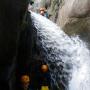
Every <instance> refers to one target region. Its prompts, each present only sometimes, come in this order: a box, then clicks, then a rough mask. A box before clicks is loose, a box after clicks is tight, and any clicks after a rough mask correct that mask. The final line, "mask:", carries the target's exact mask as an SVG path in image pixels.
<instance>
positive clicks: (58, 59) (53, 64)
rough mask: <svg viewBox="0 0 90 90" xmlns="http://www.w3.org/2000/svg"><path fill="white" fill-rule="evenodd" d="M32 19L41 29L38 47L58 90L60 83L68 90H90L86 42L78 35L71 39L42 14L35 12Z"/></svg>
mask: <svg viewBox="0 0 90 90" xmlns="http://www.w3.org/2000/svg"><path fill="white" fill-rule="evenodd" d="M31 17H32V20H33V23H34V26H35V27H36V28H37V37H38V42H39V44H38V45H39V46H40V47H41V48H42V52H43V55H44V56H45V60H46V62H47V63H48V65H49V67H50V72H51V78H52V82H53V85H55V86H57V88H58V90H60V83H62V84H63V85H64V86H65V89H66V90H90V71H89V65H90V61H89V59H90V53H89V50H88V49H87V47H86V45H85V43H84V42H83V41H81V40H80V39H79V37H78V36H76V37H71V38H70V37H69V36H67V35H66V34H65V33H64V32H63V31H62V30H61V29H60V28H59V27H58V26H57V25H55V24H54V23H53V22H51V21H50V20H48V19H46V18H45V17H43V16H41V15H38V14H35V13H33V12H31ZM62 67H63V68H62ZM52 87H53V86H52ZM54 90H55V89H54Z"/></svg>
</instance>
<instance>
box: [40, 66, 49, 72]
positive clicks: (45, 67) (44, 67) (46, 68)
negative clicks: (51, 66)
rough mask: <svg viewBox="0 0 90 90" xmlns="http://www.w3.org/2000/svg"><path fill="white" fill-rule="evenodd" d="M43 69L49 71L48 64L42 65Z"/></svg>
mask: <svg viewBox="0 0 90 90" xmlns="http://www.w3.org/2000/svg"><path fill="white" fill-rule="evenodd" d="M41 71H42V72H47V71H48V65H46V64H44V65H42V66H41Z"/></svg>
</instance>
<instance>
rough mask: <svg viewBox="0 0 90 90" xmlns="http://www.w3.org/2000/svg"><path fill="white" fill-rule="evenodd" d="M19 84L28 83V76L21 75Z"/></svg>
mask: <svg viewBox="0 0 90 90" xmlns="http://www.w3.org/2000/svg"><path fill="white" fill-rule="evenodd" d="M21 82H22V83H29V82H30V78H29V76H28V75H23V76H22V77H21Z"/></svg>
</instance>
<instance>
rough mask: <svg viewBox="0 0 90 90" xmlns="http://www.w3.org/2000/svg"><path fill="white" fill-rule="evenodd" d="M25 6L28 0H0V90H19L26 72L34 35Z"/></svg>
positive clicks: (33, 45) (30, 57)
mask: <svg viewBox="0 0 90 90" xmlns="http://www.w3.org/2000/svg"><path fill="white" fill-rule="evenodd" d="M27 5H28V2H27V0H1V1H0V90H14V89H15V90H21V89H20V88H19V86H18V85H20V83H19V82H20V76H21V75H23V74H26V73H27V74H28V73H29V69H28V66H29V63H30V61H32V57H33V54H34V50H33V48H34V47H35V39H34V38H35V36H36V32H34V30H33V29H34V28H33V26H32V22H31V18H30V13H28V12H27V13H26V9H27ZM28 14H29V15H28ZM28 20H29V21H28ZM32 53H33V54H32ZM15 83H16V85H15Z"/></svg>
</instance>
